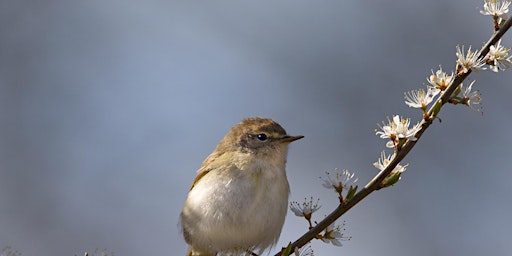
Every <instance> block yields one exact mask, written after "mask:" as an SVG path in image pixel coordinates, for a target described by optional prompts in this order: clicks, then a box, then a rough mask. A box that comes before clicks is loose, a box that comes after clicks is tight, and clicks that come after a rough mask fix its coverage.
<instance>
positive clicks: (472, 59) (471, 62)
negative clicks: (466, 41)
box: [456, 45, 485, 73]
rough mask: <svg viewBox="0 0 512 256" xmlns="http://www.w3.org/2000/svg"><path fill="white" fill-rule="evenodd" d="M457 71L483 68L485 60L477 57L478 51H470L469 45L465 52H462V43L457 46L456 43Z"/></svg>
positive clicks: (465, 71)
mask: <svg viewBox="0 0 512 256" xmlns="http://www.w3.org/2000/svg"><path fill="white" fill-rule="evenodd" d="M456 55H457V72H462V73H467V72H468V71H469V70H473V71H478V70H485V67H484V65H485V61H484V59H482V58H478V52H473V51H471V46H470V47H469V49H468V51H467V54H464V45H463V46H462V48H461V47H459V46H458V45H457V53H456Z"/></svg>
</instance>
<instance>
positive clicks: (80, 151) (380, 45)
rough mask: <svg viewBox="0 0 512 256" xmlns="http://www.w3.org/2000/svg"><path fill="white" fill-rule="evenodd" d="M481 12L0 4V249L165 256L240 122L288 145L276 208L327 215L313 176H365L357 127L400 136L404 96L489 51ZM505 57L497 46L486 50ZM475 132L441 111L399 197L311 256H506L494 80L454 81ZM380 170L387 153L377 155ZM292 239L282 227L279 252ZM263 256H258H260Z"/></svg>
mask: <svg viewBox="0 0 512 256" xmlns="http://www.w3.org/2000/svg"><path fill="white" fill-rule="evenodd" d="M482 5H483V1H476V0H469V1H468V0H454V1H440V0H437V1H421V0H411V1H371V0H370V1H301V0H299V1H202V2H195V1H162V0H149V1H130V0H128V1H117V0H112V1H99V0H91V1H74V0H71V1H62V0H60V1H59V0H53V1H52V0H49V1H44V2H43V1H28V0H3V1H1V2H0V248H1V247H4V246H7V245H9V246H12V247H13V249H16V250H18V251H20V252H21V253H22V254H23V255H75V254H76V255H83V252H85V251H89V252H91V251H94V249H96V248H99V249H100V250H101V249H104V248H106V249H107V251H108V252H114V253H115V254H116V255H123V256H124V255H184V253H185V250H186V248H187V247H186V244H185V243H184V241H183V239H182V237H181V234H180V233H179V229H178V215H179V213H180V211H181V207H182V205H183V202H184V200H185V196H186V194H187V192H188V189H189V186H190V184H191V182H192V180H193V179H194V177H195V172H196V170H197V169H198V168H199V166H200V165H201V163H202V161H203V159H204V158H205V157H206V156H207V155H208V154H209V153H210V152H211V151H212V150H213V149H214V148H215V146H216V144H217V143H218V142H219V141H220V139H221V138H222V137H223V136H224V134H225V133H226V132H227V131H228V130H229V128H230V127H231V126H232V125H234V124H236V123H238V122H239V121H240V120H241V119H242V118H244V117H248V116H264V117H271V118H274V119H275V120H277V121H278V122H280V123H281V124H282V125H283V126H284V127H285V128H286V129H287V131H288V132H289V133H290V134H302V135H305V139H303V140H301V141H298V142H295V143H293V144H292V146H291V149H290V152H289V158H288V168H287V169H288V177H289V180H290V183H291V189H292V193H291V198H290V199H291V200H294V201H302V200H303V198H304V197H309V196H311V195H313V196H314V197H319V198H321V201H320V204H322V209H321V210H320V211H319V212H318V213H316V214H315V215H314V218H315V219H316V220H319V219H320V218H322V217H323V216H324V215H326V214H328V213H329V212H330V210H331V209H333V208H334V207H335V206H336V202H337V199H336V195H335V193H334V192H332V191H329V190H326V189H324V188H323V187H322V186H321V181H320V180H319V179H318V177H320V176H323V175H324V172H325V171H331V172H333V170H334V168H340V169H343V168H347V169H349V170H351V171H356V175H357V176H358V177H359V179H360V182H359V184H360V185H361V186H363V185H364V184H365V183H366V182H367V181H369V180H370V179H371V177H373V176H374V175H375V174H376V173H377V169H375V168H374V167H373V166H372V163H373V162H374V161H376V160H377V157H378V156H379V154H380V151H381V150H382V149H383V148H384V144H385V141H383V140H380V139H379V138H378V137H377V136H375V135H374V129H375V128H376V125H375V124H376V123H379V122H380V121H382V120H385V119H386V116H391V115H393V114H401V115H406V116H409V117H412V118H413V120H414V121H416V120H418V118H419V113H418V111H417V110H414V109H410V108H408V107H407V106H406V105H405V104H404V103H403V93H404V91H408V90H412V89H416V88H420V87H423V85H424V84H425V83H426V79H425V78H426V77H427V76H428V75H430V70H431V69H434V70H435V69H437V67H438V65H439V64H442V65H443V67H444V69H445V70H447V71H449V70H451V69H453V67H454V62H455V46H456V45H457V44H465V45H470V44H471V45H473V46H474V47H479V46H481V45H482V43H483V42H484V41H487V39H488V38H489V36H490V35H491V33H492V21H491V18H489V17H488V16H487V17H484V16H482V15H480V14H479V12H478V11H479V10H480V9H482ZM503 44H504V45H506V46H512V40H511V37H510V35H506V36H505V39H504V41H503ZM470 79H476V80H477V82H476V84H475V87H476V88H477V89H479V90H480V92H481V94H482V95H483V105H484V108H483V113H484V114H483V115H481V114H480V113H477V112H475V111H470V110H468V109H467V108H465V107H464V106H451V105H450V106H447V107H446V108H444V109H443V111H442V112H441V114H440V117H441V118H442V122H441V123H439V122H435V125H433V126H432V128H431V129H429V130H428V131H427V133H426V134H425V135H424V136H423V138H422V140H421V141H420V143H419V144H418V145H417V147H416V148H415V149H414V151H413V152H412V154H411V155H409V156H408V157H407V158H406V160H405V162H404V163H409V164H410V165H409V168H408V170H407V172H406V173H405V174H404V175H403V177H402V181H401V182H399V183H398V184H397V185H395V186H394V187H392V188H390V189H384V190H381V191H378V192H376V193H374V194H372V195H370V196H369V197H368V198H367V199H366V200H364V201H363V202H362V203H360V204H359V205H357V206H356V207H355V208H353V209H352V210H351V211H350V212H348V213H347V214H346V215H345V216H343V220H346V221H347V223H346V228H347V231H346V235H347V236H352V240H351V241H346V242H343V247H334V246H332V245H325V244H323V243H322V242H320V241H314V242H313V243H312V246H313V248H314V250H315V254H316V255H377V254H378V255H394V256H402V255H403V256H409V255H419V256H421V255H425V256H427V255H429V256H430V255H512V252H511V245H510V241H511V238H512V235H511V234H510V230H512V221H511V219H510V215H511V212H512V201H511V200H510V195H511V193H512V187H511V186H510V181H511V180H512V171H511V164H510V162H509V160H510V157H511V156H512V154H511V151H510V149H509V145H510V144H511V143H512V136H511V135H510V127H511V125H512V118H511V115H510V111H511V110H512V101H511V100H510V98H511V96H512V85H511V82H510V81H511V79H512V71H508V72H505V73H499V74H497V75H496V74H494V73H492V72H490V71H483V72H479V73H477V74H472V75H471V76H470ZM388 152H389V151H388ZM306 230H307V226H306V221H305V220H303V219H300V218H297V217H295V216H293V214H291V213H290V212H289V214H288V217H287V220H286V223H285V226H284V229H283V232H282V235H281V239H280V242H279V244H278V245H277V247H281V246H284V245H286V244H287V242H288V241H291V240H295V239H296V238H298V237H299V236H300V235H301V234H302V233H303V232H305V231H306ZM273 252H274V253H275V250H274V251H273Z"/></svg>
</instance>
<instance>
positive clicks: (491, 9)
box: [480, 0, 510, 19]
mask: <svg viewBox="0 0 512 256" xmlns="http://www.w3.org/2000/svg"><path fill="white" fill-rule="evenodd" d="M509 5H510V1H501V0H485V3H484V9H483V10H480V13H481V14H483V15H490V16H493V17H494V18H495V19H496V18H498V17H500V18H502V19H507V13H508V6H509Z"/></svg>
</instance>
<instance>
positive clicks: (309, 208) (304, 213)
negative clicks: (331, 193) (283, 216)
mask: <svg viewBox="0 0 512 256" xmlns="http://www.w3.org/2000/svg"><path fill="white" fill-rule="evenodd" d="M318 201H319V200H316V203H315V204H313V197H311V199H310V200H309V201H308V200H307V199H304V202H303V203H302V206H301V205H300V204H299V203H298V202H291V203H290V210H292V212H293V213H294V214H295V216H298V217H305V218H306V219H308V220H309V219H311V215H312V214H313V213H314V212H316V211H317V210H318V209H320V207H321V206H318Z"/></svg>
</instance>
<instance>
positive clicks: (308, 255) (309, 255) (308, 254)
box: [293, 245, 314, 256]
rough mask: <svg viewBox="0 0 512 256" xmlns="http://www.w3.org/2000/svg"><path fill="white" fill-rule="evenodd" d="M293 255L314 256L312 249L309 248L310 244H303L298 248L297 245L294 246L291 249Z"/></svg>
mask: <svg viewBox="0 0 512 256" xmlns="http://www.w3.org/2000/svg"><path fill="white" fill-rule="evenodd" d="M293 252H294V254H295V256H314V254H313V249H311V246H310V245H308V246H303V247H302V248H300V249H299V247H295V249H294V250H293Z"/></svg>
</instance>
